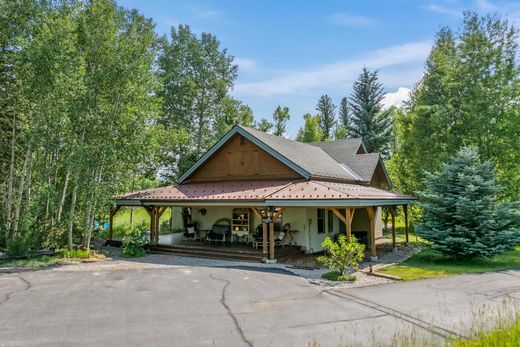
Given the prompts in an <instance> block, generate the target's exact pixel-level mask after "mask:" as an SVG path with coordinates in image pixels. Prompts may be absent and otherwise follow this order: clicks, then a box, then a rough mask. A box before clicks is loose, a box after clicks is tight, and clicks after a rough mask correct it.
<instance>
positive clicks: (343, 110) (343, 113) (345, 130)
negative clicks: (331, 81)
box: [335, 96, 350, 139]
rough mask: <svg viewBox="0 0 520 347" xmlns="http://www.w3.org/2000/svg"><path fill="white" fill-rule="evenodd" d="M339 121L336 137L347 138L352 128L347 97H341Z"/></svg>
mask: <svg viewBox="0 0 520 347" xmlns="http://www.w3.org/2000/svg"><path fill="white" fill-rule="evenodd" d="M338 114H339V122H338V125H337V127H336V135H335V138H336V139H343V138H347V137H348V135H349V128H350V116H349V107H348V100H347V97H346V96H345V97H343V98H341V102H340V103H339V110H338Z"/></svg>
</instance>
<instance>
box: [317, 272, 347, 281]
mask: <svg viewBox="0 0 520 347" xmlns="http://www.w3.org/2000/svg"><path fill="white" fill-rule="evenodd" d="M321 277H323V278H324V279H326V280H329V281H345V282H354V281H355V280H356V276H354V275H342V274H341V273H340V272H337V271H330V272H326V273H324V274H323V275H321Z"/></svg>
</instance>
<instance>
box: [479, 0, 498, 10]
mask: <svg viewBox="0 0 520 347" xmlns="http://www.w3.org/2000/svg"><path fill="white" fill-rule="evenodd" d="M477 6H478V7H479V8H480V9H481V10H486V11H489V10H491V11H496V10H499V9H500V8H499V7H498V6H495V5H493V4H492V3H490V2H489V1H486V0H477Z"/></svg>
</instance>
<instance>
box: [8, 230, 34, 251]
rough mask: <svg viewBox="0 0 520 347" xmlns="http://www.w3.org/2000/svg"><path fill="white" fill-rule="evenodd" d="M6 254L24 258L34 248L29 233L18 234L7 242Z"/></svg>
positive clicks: (31, 236)
mask: <svg viewBox="0 0 520 347" xmlns="http://www.w3.org/2000/svg"><path fill="white" fill-rule="evenodd" d="M6 246H7V254H9V255H19V256H26V255H28V254H29V252H30V251H31V250H32V248H33V247H34V238H33V235H32V234H31V233H29V232H20V233H18V234H16V235H13V236H12V237H11V238H9V239H8V240H7V243H6Z"/></svg>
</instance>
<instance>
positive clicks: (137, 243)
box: [123, 224, 148, 258]
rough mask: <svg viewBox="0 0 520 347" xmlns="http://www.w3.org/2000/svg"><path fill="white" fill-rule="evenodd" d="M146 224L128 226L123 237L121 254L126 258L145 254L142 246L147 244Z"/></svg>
mask: <svg viewBox="0 0 520 347" xmlns="http://www.w3.org/2000/svg"><path fill="white" fill-rule="evenodd" d="M146 229H147V227H146V225H144V224H141V225H139V226H137V227H133V228H129V229H128V230H127V231H126V233H125V236H124V238H123V256H124V257H128V258H137V257H142V256H144V255H145V254H146V252H145V251H144V247H145V246H146V245H148V238H147V237H146Z"/></svg>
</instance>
